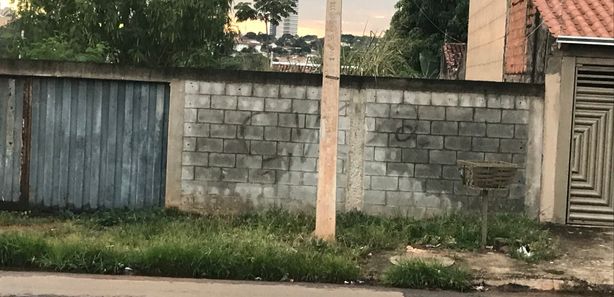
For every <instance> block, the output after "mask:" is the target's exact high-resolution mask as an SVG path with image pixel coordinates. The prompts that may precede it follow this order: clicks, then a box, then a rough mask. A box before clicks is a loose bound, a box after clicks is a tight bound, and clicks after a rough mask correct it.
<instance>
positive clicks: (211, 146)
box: [196, 138, 224, 153]
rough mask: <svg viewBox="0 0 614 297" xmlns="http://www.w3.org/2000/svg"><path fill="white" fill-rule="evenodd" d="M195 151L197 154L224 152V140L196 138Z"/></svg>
mask: <svg viewBox="0 0 614 297" xmlns="http://www.w3.org/2000/svg"><path fill="white" fill-rule="evenodd" d="M196 149H197V150H198V151H199V152H211V153H221V152H223V151H224V140H222V139H214V138H198V140H197V141H196Z"/></svg>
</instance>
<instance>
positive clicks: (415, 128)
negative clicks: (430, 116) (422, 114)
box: [398, 120, 431, 134]
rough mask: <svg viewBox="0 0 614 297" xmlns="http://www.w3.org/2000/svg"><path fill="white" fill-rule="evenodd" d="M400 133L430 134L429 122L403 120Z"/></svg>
mask: <svg viewBox="0 0 614 297" xmlns="http://www.w3.org/2000/svg"><path fill="white" fill-rule="evenodd" d="M398 132H400V133H415V134H431V121H416V120H404V121H403V129H402V130H401V131H398Z"/></svg>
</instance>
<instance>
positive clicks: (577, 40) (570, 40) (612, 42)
mask: <svg viewBox="0 0 614 297" xmlns="http://www.w3.org/2000/svg"><path fill="white" fill-rule="evenodd" d="M556 43H558V44H583V45H602V46H614V38H609V37H587V36H562V35H560V36H558V37H557V38H556Z"/></svg>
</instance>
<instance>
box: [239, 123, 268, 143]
mask: <svg viewBox="0 0 614 297" xmlns="http://www.w3.org/2000/svg"><path fill="white" fill-rule="evenodd" d="M238 130H239V131H238V132H239V134H238V138H240V139H246V140H262V139H264V127H254V126H240V127H239V128H238Z"/></svg>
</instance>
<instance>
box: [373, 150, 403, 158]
mask: <svg viewBox="0 0 614 297" xmlns="http://www.w3.org/2000/svg"><path fill="white" fill-rule="evenodd" d="M401 157H402V152H401V149H400V148H380V147H378V148H375V161H385V162H401Z"/></svg>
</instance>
